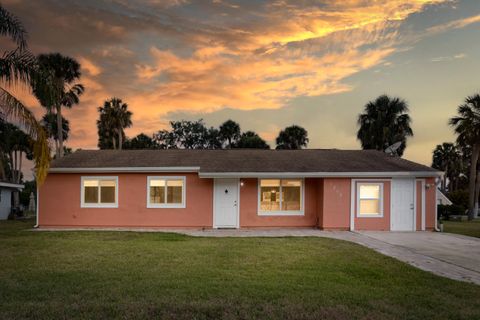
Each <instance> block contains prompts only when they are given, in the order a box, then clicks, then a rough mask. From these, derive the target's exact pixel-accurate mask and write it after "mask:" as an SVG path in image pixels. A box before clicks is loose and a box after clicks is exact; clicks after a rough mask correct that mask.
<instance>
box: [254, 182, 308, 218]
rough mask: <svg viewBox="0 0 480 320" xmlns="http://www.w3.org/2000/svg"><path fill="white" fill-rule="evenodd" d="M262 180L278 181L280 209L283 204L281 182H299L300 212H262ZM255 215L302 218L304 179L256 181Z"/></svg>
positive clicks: (303, 212) (303, 209)
mask: <svg viewBox="0 0 480 320" xmlns="http://www.w3.org/2000/svg"><path fill="white" fill-rule="evenodd" d="M262 180H280V208H281V207H282V203H283V191H282V180H300V197H301V199H300V210H296V211H293V210H276V211H264V210H262V209H261V202H262V188H261V182H262ZM257 189H258V190H257V197H258V198H257V214H258V215H259V216H304V215H305V179H304V178H293V177H288V178H261V179H257Z"/></svg>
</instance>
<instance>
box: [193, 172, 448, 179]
mask: <svg viewBox="0 0 480 320" xmlns="http://www.w3.org/2000/svg"><path fill="white" fill-rule="evenodd" d="M442 175H443V172H440V171H389V172H199V176H200V178H275V177H285V178H290V177H291V178H397V177H398V178H400V177H405V178H406V177H422V178H428V177H432V178H436V177H441V176H442Z"/></svg>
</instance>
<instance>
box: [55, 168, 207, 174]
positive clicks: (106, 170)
mask: <svg viewBox="0 0 480 320" xmlns="http://www.w3.org/2000/svg"><path fill="white" fill-rule="evenodd" d="M199 170H200V167H111V168H50V170H49V172H50V173H102V172H103V173H109V172H111V173H119V172H198V171H199Z"/></svg>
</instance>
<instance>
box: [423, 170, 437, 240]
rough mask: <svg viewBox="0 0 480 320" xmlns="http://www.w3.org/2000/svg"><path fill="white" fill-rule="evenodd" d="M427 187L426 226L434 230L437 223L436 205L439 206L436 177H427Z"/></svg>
mask: <svg viewBox="0 0 480 320" xmlns="http://www.w3.org/2000/svg"><path fill="white" fill-rule="evenodd" d="M425 183H426V185H427V188H426V189H425V228H426V229H427V230H433V229H434V228H435V225H436V223H437V221H436V216H435V212H436V207H437V195H436V190H437V187H436V185H435V178H427V179H425Z"/></svg>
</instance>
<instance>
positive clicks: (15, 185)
mask: <svg viewBox="0 0 480 320" xmlns="http://www.w3.org/2000/svg"><path fill="white" fill-rule="evenodd" d="M0 187H5V188H12V189H20V190H22V189H23V188H25V186H24V185H23V184H18V183H10V182H0Z"/></svg>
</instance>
